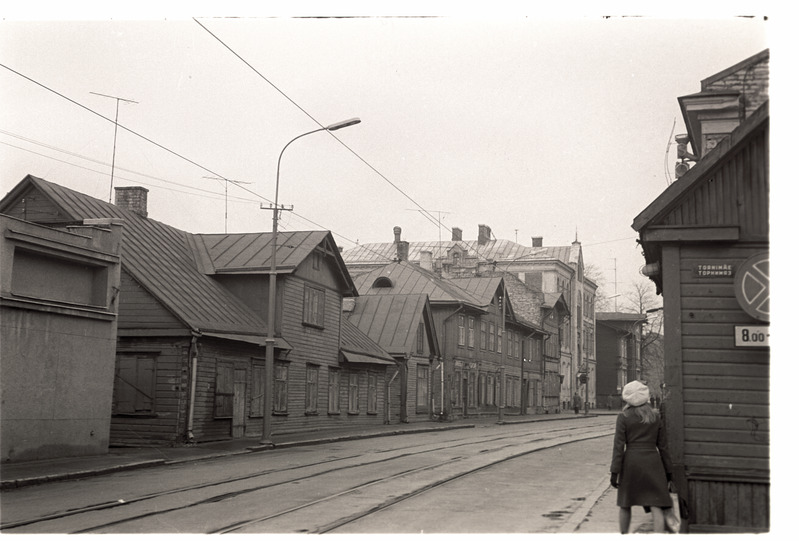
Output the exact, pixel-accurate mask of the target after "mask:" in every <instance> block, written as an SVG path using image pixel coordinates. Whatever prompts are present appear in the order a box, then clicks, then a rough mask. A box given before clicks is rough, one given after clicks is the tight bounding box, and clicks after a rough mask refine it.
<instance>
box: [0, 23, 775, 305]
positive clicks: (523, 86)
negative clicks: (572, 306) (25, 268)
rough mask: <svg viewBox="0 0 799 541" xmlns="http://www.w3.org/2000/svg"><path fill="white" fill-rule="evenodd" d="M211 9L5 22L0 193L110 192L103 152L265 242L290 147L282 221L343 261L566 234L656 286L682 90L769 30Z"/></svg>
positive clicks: (592, 255)
mask: <svg viewBox="0 0 799 541" xmlns="http://www.w3.org/2000/svg"><path fill="white" fill-rule="evenodd" d="M202 13H209V12H208V11H201V10H198V12H196V13H182V14H178V15H173V16H170V17H157V16H154V15H150V16H139V17H132V16H128V17H110V16H105V15H104V14H102V13H91V12H90V13H89V16H85V15H84V16H83V17H82V18H81V17H80V16H78V17H76V16H75V15H74V14H72V15H71V16H61V17H55V16H54V17H51V18H42V16H41V14H38V15H30V14H28V15H27V16H25V15H22V16H18V17H6V18H5V19H4V20H2V21H0V64H2V66H0V102H2V103H3V104H4V106H3V107H0V195H4V194H5V193H7V192H8V191H9V190H10V189H12V188H13V186H14V185H16V184H17V183H18V182H19V181H20V180H22V179H23V178H24V176H25V175H27V174H32V175H34V176H38V177H41V178H44V179H46V180H49V181H52V182H55V183H58V184H61V185H64V186H67V187H69V188H72V189H75V190H78V191H81V192H83V193H86V194H89V195H92V196H94V197H97V198H99V199H103V200H106V201H107V200H109V198H110V197H111V187H112V182H111V176H112V175H111V172H112V167H111V163H112V161H113V164H114V167H113V186H133V185H138V186H144V187H146V188H147V189H148V190H149V194H148V199H149V201H148V210H149V216H150V217H151V218H153V219H156V220H159V221H162V222H165V223H167V224H169V225H172V226H175V227H178V228H180V229H184V230H186V231H190V232H195V233H218V232H225V231H227V232H230V233H237V232H252V231H269V230H271V212H270V211H269V210H267V209H265V208H263V207H266V206H268V205H269V204H270V203H271V202H273V201H274V199H275V187H276V186H275V185H276V178H277V163H278V158H279V156H280V153H281V151H282V150H284V148H285V152H284V153H283V156H282V158H281V161H280V172H279V175H280V176H279V192H278V203H279V204H282V205H287V206H293V212H283V213H282V215H281V221H280V229H281V230H309V229H317V230H318V229H325V230H330V231H332V232H333V235H334V237H335V239H336V242H337V243H338V244H339V245H340V246H341V247H342V248H343V249H344V250H345V251H346V250H347V249H348V248H352V247H353V246H354V245H355V244H356V243H369V242H392V241H393V231H392V230H393V227H394V226H400V227H401V228H402V237H403V240H408V241H431V240H439V239H441V240H449V239H450V238H451V229H452V228H453V227H458V228H460V229H462V231H463V238H464V239H465V240H473V239H476V238H477V231H478V225H480V224H485V225H488V226H489V227H490V228H491V230H492V233H493V236H494V237H495V238H497V239H508V240H513V241H516V242H519V243H520V244H524V245H528V246H529V245H530V244H531V237H535V236H540V237H543V242H544V245H545V246H560V245H568V244H570V243H571V242H572V241H574V240H575V239H577V240H579V241H580V242H581V243H582V246H583V253H584V259H585V263H586V265H589V266H590V267H592V268H593V269H594V276H595V277H596V278H597V279H598V281H599V282H600V286H601V288H602V292H603V293H604V295H606V296H609V295H613V294H616V293H619V294H622V293H627V292H629V291H630V288H631V287H632V284H634V283H635V282H640V281H642V280H643V281H644V282H645V283H646V280H644V279H643V278H642V277H641V275H640V274H639V269H640V267H641V266H642V265H644V263H645V262H644V259H643V256H642V255H641V252H640V249H639V248H638V247H637V246H636V237H637V234H636V232H635V231H634V230H633V229H632V228H631V224H632V222H633V219H634V218H635V216H636V215H637V214H639V213H640V212H641V211H643V210H644V209H645V208H646V206H647V205H648V204H649V203H651V202H652V201H653V200H654V199H655V198H656V197H657V196H658V195H659V194H660V193H661V192H662V191H663V190H664V189H666V187H667V186H668V185H669V183H670V182H672V181H673V180H674V164H675V162H676V161H677V157H676V146H675V145H674V144H673V141H674V136H675V135H677V134H680V133H685V128H684V125H683V121H682V116H681V113H680V109H679V106H678V102H677V98H678V97H680V96H684V95H688V94H692V93H695V92H699V91H700V81H701V80H702V79H705V78H707V77H709V76H711V75H713V74H715V73H718V72H720V71H722V70H724V69H726V68H727V67H729V66H732V65H733V64H736V63H738V62H740V61H741V60H744V59H746V58H748V57H750V56H752V55H754V54H757V53H759V52H760V51H762V50H764V49H766V48H768V47H769V46H770V37H771V31H772V26H773V25H772V22H771V21H770V20H766V17H764V16H763V14H762V13H752V15H753V16H752V17H733V16H731V15H727V16H717V17H710V16H703V17H694V18H687V17H674V16H669V17H667V16H643V17H628V16H621V15H618V16H615V15H614V16H608V17H602V16H599V15H596V14H589V13H586V14H580V13H574V14H570V15H565V14H556V15H523V14H480V15H475V14H458V13H450V14H444V15H439V16H426V17H420V16H404V15H403V16H390V15H371V16H367V15H363V16H356V17H347V18H342V17H297V16H293V15H304V14H305V13H291V12H283V13H279V14H277V15H263V14H262V15H260V16H252V17H248V16H241V17H231V16H213V15H212V16H203V15H202ZM317 13H318V12H317ZM242 14H244V15H246V13H244V12H242ZM350 14H351V15H359V12H352V13H350ZM226 15H232V14H231V13H228V14H226ZM98 94H102V95H98ZM109 96H111V97H109ZM116 98H121V99H120V100H117V99H116ZM117 106H118V117H117ZM115 117H116V118H117V123H118V127H117V130H116V135H115V123H114V119H115ZM352 117H358V118H360V119H361V123H360V124H357V125H355V126H352V127H348V128H346V129H342V130H339V131H336V132H327V133H326V132H319V133H314V134H311V135H308V136H303V137H301V138H300V139H298V140H296V141H294V142H292V143H291V144H290V145H289V146H288V147H286V145H287V144H288V143H289V141H291V140H292V139H293V138H295V137H296V136H298V135H301V134H304V133H306V132H309V131H312V130H315V129H317V128H319V127H322V126H326V125H329V124H332V123H335V122H338V121H341V120H345V119H349V118H352ZM220 178H225V179H228V181H223V180H219V179H220ZM226 191H227V195H226ZM617 307H618V305H617Z"/></svg>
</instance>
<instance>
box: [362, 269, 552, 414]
mask: <svg viewBox="0 0 799 541" xmlns="http://www.w3.org/2000/svg"><path fill="white" fill-rule="evenodd" d="M355 282H356V286H357V287H358V291H359V292H361V294H362V295H363V296H369V295H427V297H428V298H429V302H430V307H431V309H432V315H433V328H435V330H436V334H437V341H438V344H439V347H440V349H441V359H442V362H443V370H441V369H438V370H432V374H431V378H430V388H431V390H432V391H431V394H432V399H431V401H432V407H433V409H434V413H435V414H436V415H437V416H438V417H440V418H444V419H451V418H457V417H467V416H476V415H481V414H492V415H493V414H497V413H498V411H499V409H500V408H502V409H504V408H506V407H508V408H515V409H516V410H517V411H518V409H519V408H520V407H521V394H522V391H521V385H522V369H521V366H522V363H523V360H524V358H525V356H524V355H525V352H528V353H527V354H528V356H529V351H531V349H532V348H533V346H532V343H531V340H532V338H531V335H532V334H535V333H537V332H539V331H538V329H537V328H535V327H533V326H531V325H530V324H528V323H525V322H523V321H521V320H519V319H518V318H516V317H515V315H514V312H513V308H512V306H511V303H510V302H509V301H507V300H506V299H507V294H506V292H505V289H504V282H503V280H502V278H500V277H493V278H475V279H469V280H466V281H463V282H461V283H459V284H456V283H455V281H453V280H445V279H442V278H441V277H439V276H438V275H436V274H435V273H433V272H430V271H428V270H425V269H423V268H421V267H420V266H418V265H413V264H411V263H408V262H407V261H402V260H400V261H398V262H396V263H391V264H389V265H385V266H384V267H380V268H377V269H373V270H371V271H369V272H367V273H364V274H361V275H358V276H356V277H355ZM461 286H463V287H461ZM464 287H465V288H468V289H464ZM503 300H504V301H505V302H503ZM524 347H527V348H529V349H527V350H525V349H523V348H524Z"/></svg>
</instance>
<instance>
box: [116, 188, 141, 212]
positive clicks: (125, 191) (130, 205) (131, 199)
mask: <svg viewBox="0 0 799 541" xmlns="http://www.w3.org/2000/svg"><path fill="white" fill-rule="evenodd" d="M114 191H115V194H116V196H115V201H114V204H116V206H118V207H119V208H121V209H125V210H129V211H131V212H135V213H136V214H138V215H139V216H141V217H142V218H146V217H147V192H148V191H149V190H148V189H147V188H142V187H141V186H122V187H117V188H114Z"/></svg>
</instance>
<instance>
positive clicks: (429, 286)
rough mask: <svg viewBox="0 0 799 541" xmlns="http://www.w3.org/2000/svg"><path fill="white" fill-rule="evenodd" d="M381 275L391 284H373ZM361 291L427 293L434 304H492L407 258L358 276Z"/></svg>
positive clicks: (388, 293)
mask: <svg viewBox="0 0 799 541" xmlns="http://www.w3.org/2000/svg"><path fill="white" fill-rule="evenodd" d="M378 278H380V279H382V281H384V282H385V283H386V284H390V287H373V284H374V283H375V281H376V280H378ZM355 285H356V287H357V288H358V292H359V293H360V294H361V295H422V294H424V295H427V296H428V297H429V299H430V303H431V304H461V303H462V304H465V305H467V306H470V307H473V308H477V309H484V308H485V307H487V306H488V305H487V304H485V303H484V302H483V301H482V299H480V298H478V297H476V296H475V295H473V294H472V293H469V292H468V291H465V290H464V289H461V288H460V287H458V286H457V285H455V284H453V283H452V282H451V281H449V280H444V279H442V278H440V277H439V276H437V275H436V274H434V273H432V272H430V271H426V270H424V269H422V268H421V267H419V266H418V265H413V264H411V263H408V262H406V261H402V262H399V263H390V264H388V265H385V266H383V267H380V268H377V269H373V270H371V271H369V272H367V273H364V274H360V275H358V276H356V277H355Z"/></svg>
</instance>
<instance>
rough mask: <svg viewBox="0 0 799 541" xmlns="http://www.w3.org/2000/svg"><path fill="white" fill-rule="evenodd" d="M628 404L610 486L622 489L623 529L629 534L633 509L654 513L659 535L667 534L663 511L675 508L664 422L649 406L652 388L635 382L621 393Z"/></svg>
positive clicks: (622, 415)
mask: <svg viewBox="0 0 799 541" xmlns="http://www.w3.org/2000/svg"><path fill="white" fill-rule="evenodd" d="M621 397H622V400H624V402H626V404H625V406H624V408H623V409H622V411H621V413H619V415H618V417H617V418H616V435H615V437H614V440H613V456H612V459H611V464H610V484H611V485H613V487H614V488H617V489H619V492H618V495H617V498H616V505H618V506H619V529H620V530H621V533H623V534H624V533H628V530H629V529H630V518H631V516H632V515H631V511H630V508H631V507H632V506H634V505H635V506H639V505H640V506H643V507H644V511H646V512H647V513H648V512H649V511H650V509H651V510H652V519H653V521H654V531H655V533H661V532H663V531H664V526H665V520H664V513H663V510H664V509H667V508H670V507H671V497H670V496H669V488H668V486H669V483H670V482H671V458H670V456H669V452H668V448H667V446H666V432H665V428H664V427H663V424H662V422H661V419H660V418H659V416H658V415H657V413H655V411H654V410H653V409H652V406H650V405H649V388H648V387H647V386H646V385H645V384H643V383H641V382H640V381H631V382H630V383H628V384H627V385H625V386H624V389H623V390H622V393H621Z"/></svg>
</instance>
